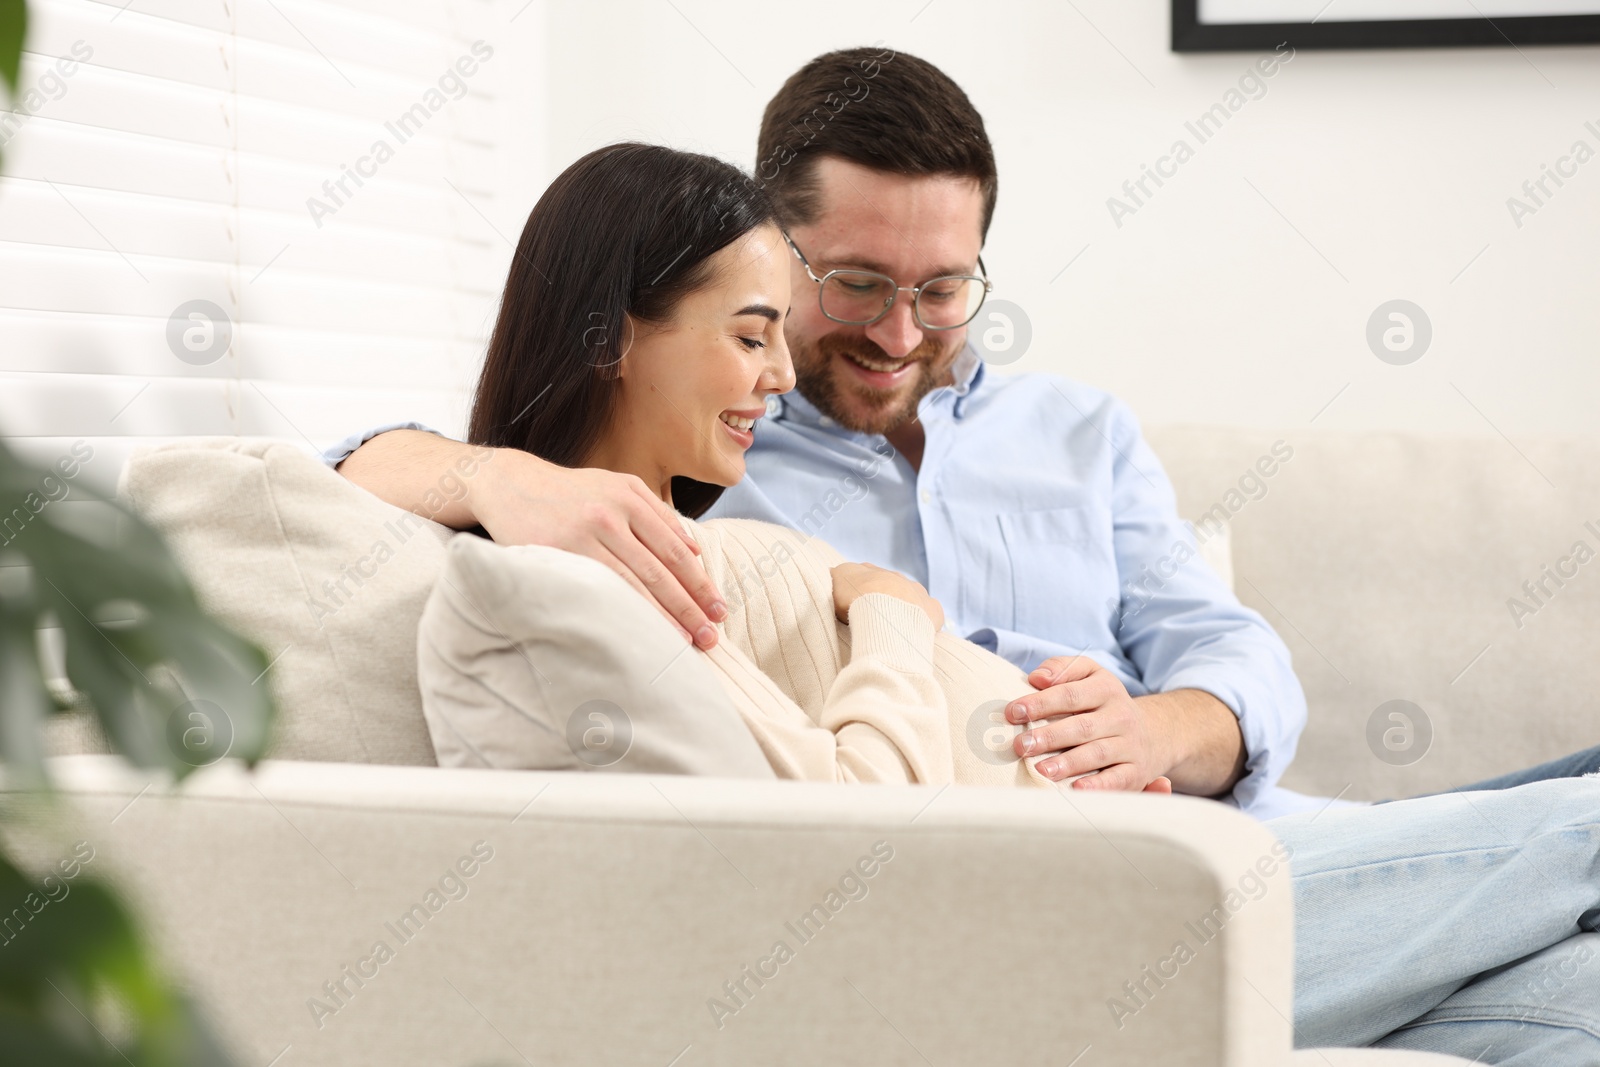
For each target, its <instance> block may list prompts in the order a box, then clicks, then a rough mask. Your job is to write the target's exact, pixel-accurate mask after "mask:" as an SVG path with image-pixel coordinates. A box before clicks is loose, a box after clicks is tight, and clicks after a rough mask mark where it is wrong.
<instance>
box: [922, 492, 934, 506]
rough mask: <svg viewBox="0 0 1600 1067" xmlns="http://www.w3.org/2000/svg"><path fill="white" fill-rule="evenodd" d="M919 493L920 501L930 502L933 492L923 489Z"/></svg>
mask: <svg viewBox="0 0 1600 1067" xmlns="http://www.w3.org/2000/svg"><path fill="white" fill-rule="evenodd" d="M921 495H922V502H923V503H924V504H927V503H930V502H931V501H932V500H933V494H932V493H930V492H928V491H927V490H926V489H924V490H923V491H922V494H921Z"/></svg>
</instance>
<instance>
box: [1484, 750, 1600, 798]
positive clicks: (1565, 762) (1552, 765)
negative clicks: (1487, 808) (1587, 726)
mask: <svg viewBox="0 0 1600 1067" xmlns="http://www.w3.org/2000/svg"><path fill="white" fill-rule="evenodd" d="M1586 774H1600V745H1596V746H1595V747H1594V748H1587V749H1584V750H1583V751H1582V752H1574V753H1573V754H1572V755H1570V756H1562V757H1561V758H1560V759H1553V760H1551V761H1550V762H1549V763H1541V764H1539V766H1537V767H1529V768H1528V769H1527V770H1523V771H1512V772H1511V773H1510V774H1502V775H1501V776H1500V777H1498V778H1488V779H1485V780H1484V781H1481V782H1473V783H1472V784H1471V785H1464V786H1462V787H1461V790H1469V789H1470V790H1482V789H1510V788H1512V787H1513V786H1519V785H1527V784H1528V783H1529V782H1543V781H1545V780H1547V779H1550V778H1582V777H1583V776H1584V775H1586Z"/></svg>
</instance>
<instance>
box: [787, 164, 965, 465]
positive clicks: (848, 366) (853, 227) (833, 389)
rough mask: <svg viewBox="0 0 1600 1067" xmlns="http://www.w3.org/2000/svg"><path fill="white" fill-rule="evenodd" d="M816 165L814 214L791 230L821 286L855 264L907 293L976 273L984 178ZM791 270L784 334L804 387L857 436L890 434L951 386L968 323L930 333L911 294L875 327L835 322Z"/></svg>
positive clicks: (801, 275) (813, 288)
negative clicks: (914, 310) (913, 288)
mask: <svg viewBox="0 0 1600 1067" xmlns="http://www.w3.org/2000/svg"><path fill="white" fill-rule="evenodd" d="M814 167H815V172H814V176H815V181H816V199H815V201H814V202H815V203H816V205H817V210H816V214H815V218H814V219H813V220H812V221H811V222H809V223H804V224H800V225H795V226H793V227H791V228H790V231H789V233H790V236H791V237H792V238H793V240H794V243H795V245H796V247H798V248H799V249H800V251H801V252H803V253H804V254H805V257H806V259H807V260H808V261H809V262H810V264H811V269H812V271H813V272H814V273H815V274H816V276H817V277H818V278H821V277H823V276H824V275H826V274H827V272H828V271H830V270H837V269H842V268H855V269H858V270H871V271H876V272H878V273H880V274H886V275H888V276H889V277H891V278H893V279H895V282H896V284H897V285H902V286H907V287H909V286H915V285H921V284H922V283H923V282H926V281H928V280H929V279H932V278H936V277H940V276H943V275H956V274H976V273H977V272H978V270H977V268H978V253H979V252H980V251H981V250H982V247H983V215H984V196H983V192H982V190H981V189H980V187H979V184H978V182H977V181H975V180H973V179H970V178H958V177H952V176H948V175H933V176H916V177H906V176H903V175H899V174H890V173H886V172H884V171H880V170H873V169H871V168H869V167H863V166H860V165H858V164H855V163H850V162H846V161H845V160H842V159H838V158H835V157H823V158H821V159H818V160H816V162H815V163H814ZM793 272H794V273H793V287H794V310H793V312H792V313H791V314H790V316H789V320H788V322H787V324H786V327H785V331H784V332H785V337H786V339H787V341H788V343H789V351H790V353H791V355H792V356H793V358H794V370H795V378H796V380H797V383H798V388H799V390H800V392H801V394H802V395H804V396H805V397H806V399H808V400H810V401H811V402H812V403H813V404H814V405H816V407H817V410H819V411H821V412H822V413H823V414H824V415H827V416H829V417H830V418H832V419H833V420H834V421H835V422H837V423H839V425H841V426H843V427H845V428H847V429H850V430H855V431H857V432H859V433H879V434H886V433H890V432H891V431H893V430H895V429H896V428H897V427H899V426H901V425H902V424H903V423H905V422H906V421H908V420H909V419H911V418H913V417H915V415H916V413H917V402H918V401H920V400H921V399H922V398H923V397H924V396H926V395H927V394H928V393H929V392H930V391H932V390H933V389H935V388H937V387H939V386H941V385H948V384H950V381H951V377H950V367H951V364H952V363H954V362H955V358H956V355H957V354H958V353H959V352H960V351H961V348H962V345H964V344H965V343H966V339H967V331H966V328H965V327H960V328H958V329H954V330H925V329H923V328H922V327H920V326H919V325H918V324H917V320H916V317H915V316H914V315H913V314H912V302H911V294H910V293H907V292H902V293H900V294H899V296H898V297H897V299H896V300H895V302H894V306H893V307H892V308H890V310H889V313H888V314H887V315H885V316H884V317H883V318H881V319H879V320H878V321H877V322H875V323H872V324H871V325H870V326H847V325H844V324H842V323H838V322H834V321H833V320H831V319H829V318H828V317H827V316H826V315H824V314H823V313H822V308H821V306H820V305H819V303H818V300H817V291H818V290H817V283H816V282H814V281H812V280H811V279H810V278H809V277H807V275H806V272H805V268H804V267H803V266H801V264H800V262H799V260H795V262H794V266H793Z"/></svg>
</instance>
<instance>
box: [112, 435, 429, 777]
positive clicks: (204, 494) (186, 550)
mask: <svg viewBox="0 0 1600 1067" xmlns="http://www.w3.org/2000/svg"><path fill="white" fill-rule="evenodd" d="M121 493H122V496H123V497H124V499H125V500H126V501H127V502H128V504H129V505H130V506H131V507H132V508H133V509H134V510H135V511H137V512H138V513H139V514H141V515H143V516H144V517H145V518H146V519H147V520H149V521H150V522H151V523H153V524H154V525H155V526H156V528H157V529H159V530H160V531H161V532H162V533H163V534H164V535H165V536H166V539H167V541H168V543H169V544H171V546H172V548H173V551H174V552H175V553H176V555H177V558H178V561H179V563H180V564H181V565H182V566H183V568H184V570H185V571H186V572H187V573H188V575H189V578H190V580H191V581H192V582H193V583H194V586H195V589H196V591H197V593H198V594H199V597H200V601H201V603H202V604H203V605H204V606H205V607H206V608H207V609H208V610H210V611H212V612H213V613H215V614H216V615H217V616H218V617H219V618H220V619H222V620H223V621H224V622H226V623H227V624H229V625H230V626H232V627H234V628H235V629H237V630H238V631H239V632H240V633H242V634H244V635H245V636H246V637H249V638H250V639H252V640H254V641H255V642H257V643H258V644H259V645H260V646H261V647H262V648H263V649H264V650H265V652H266V654H267V657H268V658H269V659H271V660H272V661H273V666H272V667H271V669H270V670H269V672H268V675H267V679H266V682H264V683H263V684H268V683H270V684H271V685H272V688H273V692H274V693H275V694H276V696H277V698H278V702H279V714H280V720H279V723H278V728H277V732H276V737H275V740H274V743H273V746H272V752H273V754H274V755H276V756H278V757H280V758H284V759H307V760H335V761H339V762H346V763H407V764H431V763H433V762H434V757H433V746H432V745H431V744H430V743H429V741H428V731H427V726H426V724H425V723H424V722H423V719H422V701H421V697H420V695H419V694H418V692H417V682H416V678H417V674H416V635H417V619H418V618H419V617H420V616H421V614H422V604H423V601H424V600H425V599H426V598H427V595H428V590H429V589H431V588H432V587H433V581H434V578H435V576H436V575H437V574H438V572H439V570H440V568H441V567H442V566H443V563H444V543H445V541H446V540H447V539H448V538H449V536H450V531H449V530H447V529H445V528H444V527H443V526H440V525H438V524H436V523H433V522H429V521H427V520H425V519H422V518H419V517H418V516H416V515H413V514H411V513H409V512H406V511H402V510H400V509H399V508H395V507H391V506H389V505H388V504H385V503H384V502H383V501H381V500H379V499H378V498H377V497H375V496H372V495H371V494H370V493H367V492H365V491H364V490H362V489H359V488H357V487H356V486H355V485H353V484H351V483H350V482H348V481H346V480H345V479H344V478H343V477H341V476H340V475H338V474H336V473H335V472H333V471H332V470H329V469H328V468H327V467H326V466H324V465H323V464H322V463H320V462H319V461H317V460H316V459H314V458H312V457H310V456H308V455H306V454H305V452H304V451H303V450H301V449H300V448H298V447H296V446H293V445H287V444H283V443H278V442H270V441H243V440H235V439H221V440H206V441H195V442H188V443H183V444H177V445H170V446H165V447H161V448H156V449H152V450H150V451H147V452H144V453H141V454H138V455H136V456H134V457H133V458H132V459H130V460H129V462H128V465H127V467H126V468H125V469H124V471H123V476H122V484H121Z"/></svg>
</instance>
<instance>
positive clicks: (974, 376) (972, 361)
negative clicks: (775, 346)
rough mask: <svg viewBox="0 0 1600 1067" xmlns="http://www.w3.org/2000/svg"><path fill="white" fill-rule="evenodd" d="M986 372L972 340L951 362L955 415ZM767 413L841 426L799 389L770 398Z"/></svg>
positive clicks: (815, 423) (802, 421) (813, 423)
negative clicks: (819, 409)
mask: <svg viewBox="0 0 1600 1067" xmlns="http://www.w3.org/2000/svg"><path fill="white" fill-rule="evenodd" d="M983 374H984V363H983V359H982V358H981V357H980V356H979V355H978V352H977V349H975V348H973V347H972V343H971V342H970V341H969V342H968V343H967V344H966V345H964V346H963V347H962V349H961V351H960V352H958V353H957V354H956V359H955V362H954V363H952V364H951V365H950V375H951V378H952V384H951V385H949V386H946V387H945V388H947V389H948V390H949V391H950V392H951V393H952V394H954V396H955V404H954V415H955V417H956V418H958V419H959V418H960V417H961V415H962V408H963V407H964V406H965V403H964V402H965V400H966V398H967V395H968V394H969V393H971V392H972V390H973V389H975V388H977V386H978V383H979V382H981V381H982V380H983ZM940 392H941V390H934V392H933V394H932V395H933V396H934V397H937V396H938V395H939V393H940ZM767 415H768V416H770V417H774V418H777V417H780V416H781V417H782V418H785V419H789V420H792V421H794V422H799V423H803V424H805V425H808V426H822V427H825V428H827V429H837V428H838V426H839V424H838V423H837V422H834V421H833V419H831V418H829V417H828V416H826V415H824V414H823V413H822V412H820V411H818V410H817V407H816V405H815V404H813V403H812V402H811V401H810V400H808V399H806V397H805V395H804V394H802V393H801V392H800V390H798V389H791V390H789V392H787V393H783V394H782V395H774V396H769V397H767Z"/></svg>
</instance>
